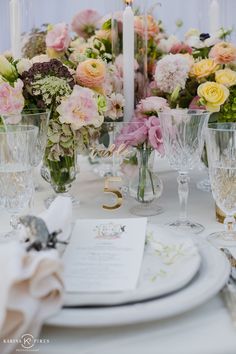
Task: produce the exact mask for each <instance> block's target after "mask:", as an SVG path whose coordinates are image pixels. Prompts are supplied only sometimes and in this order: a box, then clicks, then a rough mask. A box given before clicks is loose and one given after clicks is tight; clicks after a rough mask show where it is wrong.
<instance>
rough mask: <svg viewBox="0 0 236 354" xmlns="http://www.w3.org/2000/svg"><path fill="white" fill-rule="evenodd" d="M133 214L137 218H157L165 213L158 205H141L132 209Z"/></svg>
mask: <svg viewBox="0 0 236 354" xmlns="http://www.w3.org/2000/svg"><path fill="white" fill-rule="evenodd" d="M130 212H131V214H133V215H136V216H143V217H148V216H155V215H159V214H162V213H163V208H162V207H160V206H158V205H152V204H149V203H147V204H139V205H135V206H133V207H132V208H131V209H130Z"/></svg>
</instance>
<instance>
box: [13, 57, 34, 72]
mask: <svg viewBox="0 0 236 354" xmlns="http://www.w3.org/2000/svg"><path fill="white" fill-rule="evenodd" d="M31 66H32V63H31V60H29V59H25V58H24V59H21V60H20V61H19V62H18V63H17V64H16V67H17V70H18V73H19V74H20V75H21V74H22V73H23V72H24V71H28V70H29V69H30V68H31Z"/></svg>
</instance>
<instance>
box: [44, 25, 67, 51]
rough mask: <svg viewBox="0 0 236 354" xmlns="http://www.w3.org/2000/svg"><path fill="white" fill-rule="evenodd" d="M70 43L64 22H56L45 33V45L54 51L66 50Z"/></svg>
mask: <svg viewBox="0 0 236 354" xmlns="http://www.w3.org/2000/svg"><path fill="white" fill-rule="evenodd" d="M69 44H70V35H69V30H68V26H67V25H66V24H65V23H58V24H57V25H55V26H53V28H52V29H51V30H50V31H49V32H48V33H47V36H46V45H47V47H48V48H50V49H54V50H55V51H56V52H63V51H65V50H67V48H68V47H69Z"/></svg>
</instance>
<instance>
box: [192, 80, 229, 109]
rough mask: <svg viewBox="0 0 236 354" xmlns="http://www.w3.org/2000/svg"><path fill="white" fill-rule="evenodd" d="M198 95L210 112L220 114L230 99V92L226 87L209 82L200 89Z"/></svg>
mask: <svg viewBox="0 0 236 354" xmlns="http://www.w3.org/2000/svg"><path fill="white" fill-rule="evenodd" d="M197 94H198V96H199V97H200V98H201V101H202V103H203V104H204V105H205V106H206V108H207V110H208V111H210V112H219V111H220V106H221V105H222V104H224V103H225V101H226V100H227V98H228V97H229V90H228V89H227V87H226V86H224V85H221V84H218V83H217V82H210V81H208V82H205V83H204V84H201V85H200V86H199V87H198V90H197Z"/></svg>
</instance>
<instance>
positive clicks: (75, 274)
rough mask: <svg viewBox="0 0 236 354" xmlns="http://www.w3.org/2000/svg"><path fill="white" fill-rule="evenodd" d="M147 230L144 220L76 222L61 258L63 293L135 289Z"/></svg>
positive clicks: (87, 220)
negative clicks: (63, 277) (62, 261)
mask: <svg viewBox="0 0 236 354" xmlns="http://www.w3.org/2000/svg"><path fill="white" fill-rule="evenodd" d="M146 226H147V219H146V218H132V219H104V220H101V219H99V220H96V219H86V220H84V219H83V220H77V222H76V224H75V227H74V229H73V233H72V236H71V240H70V243H69V245H68V246H67V248H66V251H65V253H64V255H63V260H64V264H65V285H66V291H67V292H114V291H128V290H133V289H135V288H136V286H137V282H138V277H139V272H140V268H141V264H142V259H143V251H144V244H145V234H146Z"/></svg>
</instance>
